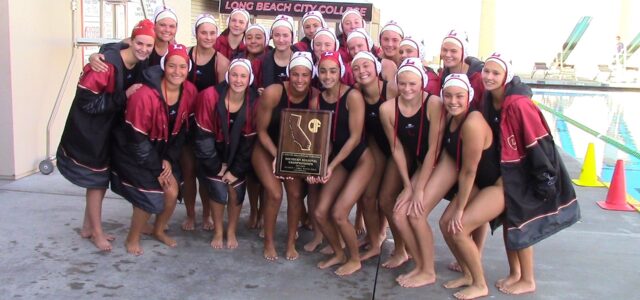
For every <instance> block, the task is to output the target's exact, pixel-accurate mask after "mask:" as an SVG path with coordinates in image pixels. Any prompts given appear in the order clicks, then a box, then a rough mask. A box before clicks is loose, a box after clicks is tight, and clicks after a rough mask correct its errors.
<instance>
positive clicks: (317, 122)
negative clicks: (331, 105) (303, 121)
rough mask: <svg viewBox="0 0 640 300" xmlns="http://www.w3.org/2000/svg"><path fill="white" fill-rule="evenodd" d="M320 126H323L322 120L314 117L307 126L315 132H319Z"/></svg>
mask: <svg viewBox="0 0 640 300" xmlns="http://www.w3.org/2000/svg"><path fill="white" fill-rule="evenodd" d="M320 126H322V122H320V120H318V119H313V120H311V121H309V124H308V125H307V128H309V131H311V132H313V133H318V129H319V128H320Z"/></svg>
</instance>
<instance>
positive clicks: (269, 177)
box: [251, 143, 282, 260]
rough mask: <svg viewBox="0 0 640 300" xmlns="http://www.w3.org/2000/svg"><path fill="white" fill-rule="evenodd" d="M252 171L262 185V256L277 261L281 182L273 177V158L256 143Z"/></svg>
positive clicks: (252, 158)
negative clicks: (277, 222)
mask: <svg viewBox="0 0 640 300" xmlns="http://www.w3.org/2000/svg"><path fill="white" fill-rule="evenodd" d="M251 162H252V164H253V169H254V170H255V172H256V175H258V178H259V179H260V183H262V187H263V189H264V194H263V196H264V251H263V256H264V258H265V259H267V260H276V259H278V253H277V252H276V247H275V240H274V235H275V228H276V221H277V218H278V212H279V211H280V205H281V204H282V182H280V180H278V179H277V178H276V177H275V176H274V175H273V167H272V165H271V163H272V162H273V157H272V156H271V155H270V154H269V153H268V152H267V151H266V150H264V148H263V147H262V146H261V145H260V144H259V143H256V144H255V145H254V148H253V154H252V156H251Z"/></svg>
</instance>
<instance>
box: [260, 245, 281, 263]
mask: <svg viewBox="0 0 640 300" xmlns="http://www.w3.org/2000/svg"><path fill="white" fill-rule="evenodd" d="M262 255H264V259H266V260H269V261H276V260H278V252H276V248H275V247H273V246H271V247H267V246H266V245H265V246H264V252H263V253H262Z"/></svg>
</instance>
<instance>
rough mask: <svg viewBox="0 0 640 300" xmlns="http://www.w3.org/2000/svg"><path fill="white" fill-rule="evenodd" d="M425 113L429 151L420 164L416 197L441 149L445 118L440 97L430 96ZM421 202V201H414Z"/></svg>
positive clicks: (427, 178)
mask: <svg viewBox="0 0 640 300" xmlns="http://www.w3.org/2000/svg"><path fill="white" fill-rule="evenodd" d="M426 105H427V111H426V112H425V114H426V115H425V118H427V122H429V132H428V145H429V149H428V150H427V154H426V156H425V158H424V161H423V162H422V168H421V169H420V173H419V174H418V180H417V181H416V186H415V192H416V196H421V195H422V194H423V192H424V187H425V186H426V185H427V181H428V180H429V177H431V173H432V172H433V168H434V167H435V162H436V159H437V157H438V153H440V148H442V147H441V146H442V145H441V144H442V135H443V132H444V127H445V118H444V114H443V107H442V101H441V100H440V97H437V96H431V97H429V100H428V101H427V103H426ZM414 200H422V199H414Z"/></svg>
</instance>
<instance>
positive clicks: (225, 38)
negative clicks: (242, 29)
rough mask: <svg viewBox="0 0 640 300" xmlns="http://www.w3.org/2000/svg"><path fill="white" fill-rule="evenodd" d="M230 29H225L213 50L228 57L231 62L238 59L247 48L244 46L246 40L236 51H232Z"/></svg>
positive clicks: (241, 42) (242, 41)
mask: <svg viewBox="0 0 640 300" xmlns="http://www.w3.org/2000/svg"><path fill="white" fill-rule="evenodd" d="M229 34H230V33H229V28H227V29H225V30H224V31H223V32H222V33H221V34H220V36H218V38H217V39H216V43H215V44H214V45H213V49H216V51H218V52H220V53H221V54H222V55H224V56H225V57H227V58H228V59H229V61H231V60H233V59H234V58H236V57H238V55H240V53H244V51H245V50H246V46H245V45H244V38H243V39H242V40H241V41H240V44H239V45H238V47H237V48H236V49H232V48H231V45H230V44H229Z"/></svg>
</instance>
